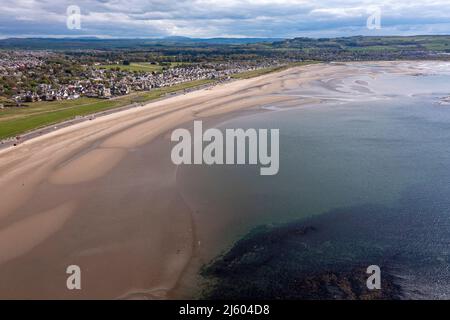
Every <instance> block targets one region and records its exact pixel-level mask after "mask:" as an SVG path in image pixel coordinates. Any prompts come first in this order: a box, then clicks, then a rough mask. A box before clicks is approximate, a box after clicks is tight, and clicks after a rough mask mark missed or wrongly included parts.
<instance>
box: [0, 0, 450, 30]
mask: <svg viewBox="0 0 450 320" xmlns="http://www.w3.org/2000/svg"><path fill="white" fill-rule="evenodd" d="M73 4H75V5H78V6H79V7H80V8H81V21H82V29H81V30H68V29H67V28H66V23H65V21H66V8H67V6H69V5H73ZM0 6H1V7H2V11H1V12H0V36H20V35H33V34H36V35H49V36H61V35H68V36H73V35H93V34H95V35H99V36H112V37H159V36H167V35H182V36H191V37H215V36H249V37H252V36H256V37H294V36H345V35H356V34H374V32H377V33H378V34H411V33H424V34H425V33H439V34H442V33H447V34H450V0H425V1H420V2H418V1H417V2H414V1H410V0H377V1H375V0H177V1H175V0H95V1H94V0H91V1H88V0H61V1H58V0H0ZM373 6H378V7H380V8H381V9H382V21H383V25H382V29H381V30H376V31H371V32H368V30H367V29H366V28H365V21H366V18H367V16H368V11H370V10H369V9H370V7H373Z"/></svg>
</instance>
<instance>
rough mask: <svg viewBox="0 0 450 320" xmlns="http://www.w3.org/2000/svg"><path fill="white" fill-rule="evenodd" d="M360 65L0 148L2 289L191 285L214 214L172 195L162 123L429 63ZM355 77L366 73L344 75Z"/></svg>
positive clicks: (301, 101)
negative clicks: (208, 217) (70, 278)
mask: <svg viewBox="0 0 450 320" xmlns="http://www.w3.org/2000/svg"><path fill="white" fill-rule="evenodd" d="M367 64H370V66H367V65H366V64H364V63H354V64H341V63H335V64H316V65H308V66H303V67H296V68H292V69H289V70H285V71H282V72H279V73H273V74H268V75H264V76H261V77H258V78H253V79H247V80H239V81H235V82H231V83H226V84H221V85H217V86H215V87H213V88H208V89H201V90H198V91H194V92H190V93H187V94H185V95H179V96H175V97H171V98H168V99H164V100H160V101H156V102H153V103H149V104H147V105H145V106H143V107H138V108H133V109H128V110H124V111H120V112H117V113H113V114H108V115H105V116H103V117H98V118H96V119H94V120H92V121H86V122H82V123H78V124H75V125H73V126H69V127H65V128H62V129H59V130H56V131H53V132H51V133H48V134H45V135H42V136H39V137H36V138H33V139H30V140H27V141H24V142H23V143H20V144H19V145H18V146H16V147H10V148H7V149H3V150H0V190H1V192H0V298H9V299H18V298H23V299H48V298H56V299H80V298H87V299H113V298H126V299H128V298H149V299H165V298H183V297H186V296H187V295H189V294H191V293H190V292H188V291H189V290H186V289H185V288H186V287H189V286H187V285H186V283H187V282H189V281H190V280H191V279H192V275H193V274H195V272H196V271H197V270H198V267H199V265H198V263H193V261H195V259H196V257H198V256H199V255H204V256H203V259H202V261H204V260H205V259H207V258H208V257H210V256H213V255H214V254H215V253H216V252H214V248H213V247H214V243H215V242H214V241H213V240H212V241H211V243H210V244H209V245H210V246H211V248H210V249H202V250H199V247H200V246H202V243H204V240H203V239H207V238H208V237H210V238H214V235H213V232H212V231H211V230H216V229H217V226H218V224H219V223H222V222H220V221H201V220H199V219H196V217H195V213H194V212H192V211H191V209H190V208H189V205H188V204H186V203H185V202H184V201H183V199H182V197H181V196H180V194H179V191H178V189H177V182H176V166H175V165H173V164H172V162H171V160H170V149H171V146H172V144H171V142H170V139H169V133H170V132H171V130H172V129H174V128H177V127H180V126H187V127H189V126H190V124H191V123H192V121H193V120H194V119H205V120H208V119H214V121H220V120H221V119H225V118H227V117H232V116H237V115H239V114H240V113H241V112H271V111H270V110H271V109H270V108H271V107H273V106H276V107H277V108H289V107H293V106H296V107H298V106H300V105H306V104H309V105H313V104H318V103H322V102H326V101H331V100H332V101H335V102H336V101H339V100H342V101H347V100H349V99H358V97H362V98H364V99H368V98H373V99H376V98H377V94H376V92H374V91H373V90H372V89H373V88H371V87H370V83H369V82H367V81H368V80H367V79H366V78H370V77H375V76H376V75H377V74H378V73H382V72H393V73H409V74H415V73H418V72H426V70H427V69H426V63H425V62H424V63H423V65H421V64H420V63H417V62H415V63H413V64H409V63H408V62H377V63H367ZM373 66H376V67H375V68H372V67H373ZM357 77H364V81H363V80H361V79H356V80H351V83H346V81H347V80H346V79H349V78H352V79H353V78H357ZM293 90H295V91H296V92H299V90H301V92H302V94H301V95H298V94H292V91H293ZM211 224H215V226H214V227H212V228H209V226H210V225H211ZM208 252H209V253H208ZM74 264H75V265H79V266H80V267H81V270H82V284H83V286H82V290H73V291H70V290H67V288H66V279H67V274H66V268H67V266H69V265H74Z"/></svg>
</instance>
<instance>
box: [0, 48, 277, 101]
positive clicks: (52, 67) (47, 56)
mask: <svg viewBox="0 0 450 320" xmlns="http://www.w3.org/2000/svg"><path fill="white" fill-rule="evenodd" d="M140 65H144V66H152V67H153V71H148V70H146V68H142V70H139V68H128V67H129V66H130V62H129V61H126V60H123V61H121V60H117V61H107V62H106V63H100V62H94V63H90V64H82V63H79V62H78V61H76V60H71V59H70V58H67V57H63V56H62V55H61V54H59V53H54V52H50V51H4V52H0V96H3V101H0V107H5V106H21V104H22V103H29V102H37V101H55V100H71V99H78V98H80V97H90V98H102V99H109V98H113V97H117V96H123V95H127V94H130V93H131V92H136V91H151V90H152V89H154V88H162V87H168V86H173V85H176V84H180V83H184V82H190V81H196V80H205V79H211V80H218V81H219V80H226V79H229V78H230V77H231V76H232V75H233V74H238V73H242V72H248V71H252V70H258V69H262V68H269V67H276V66H280V65H282V63H281V62H280V61H278V60H270V59H265V60H262V61H259V62H256V63H255V62H241V61H225V62H224V61H222V62H206V63H180V64H173V65H171V64H169V66H161V65H160V64H158V63H157V62H146V63H145V64H140ZM136 69H137V70H136Z"/></svg>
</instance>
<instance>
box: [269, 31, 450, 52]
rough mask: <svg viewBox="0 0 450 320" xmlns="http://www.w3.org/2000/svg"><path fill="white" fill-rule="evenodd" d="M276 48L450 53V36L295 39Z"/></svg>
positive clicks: (279, 44) (278, 44)
mask: <svg viewBox="0 0 450 320" xmlns="http://www.w3.org/2000/svg"><path fill="white" fill-rule="evenodd" d="M273 47H275V48H289V49H302V50H307V49H328V50H350V51H352V50H374V51H383V50H388V51H400V50H404V51H412V50H427V51H436V52H450V36H448V35H443V36H440V35H436V36H408V37H401V36H390V37H363V36H355V37H344V38H322V39H311V38H294V39H289V40H283V41H277V42H274V43H273Z"/></svg>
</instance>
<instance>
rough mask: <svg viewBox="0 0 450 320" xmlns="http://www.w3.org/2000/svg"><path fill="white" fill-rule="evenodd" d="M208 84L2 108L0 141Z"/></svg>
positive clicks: (0, 114)
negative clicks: (103, 97) (106, 97)
mask: <svg viewBox="0 0 450 320" xmlns="http://www.w3.org/2000/svg"><path fill="white" fill-rule="evenodd" d="M211 82H212V80H198V81H192V82H187V83H181V84H177V85H174V86H172V87H164V88H158V89H153V90H151V91H146V92H136V93H132V94H129V95H127V96H122V97H118V98H114V99H110V100H102V99H94V98H80V99H76V100H63V101H52V102H34V103H29V104H26V106H24V107H13V108H5V109H1V110H0V139H4V138H8V137H13V136H16V135H19V134H23V133H25V132H28V131H31V130H35V129H38V128H42V127H45V126H48V125H52V124H56V123H58V122H62V121H66V120H70V119H73V118H75V117H77V116H85V115H89V114H92V113H96V112H101V111H105V110H109V109H113V108H118V107H123V106H126V105H130V104H133V103H143V102H147V101H151V100H154V99H158V98H161V97H162V96H164V95H166V94H170V93H174V92H177V91H182V90H186V89H190V88H195V87H199V86H202V85H205V84H208V83H211Z"/></svg>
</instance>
